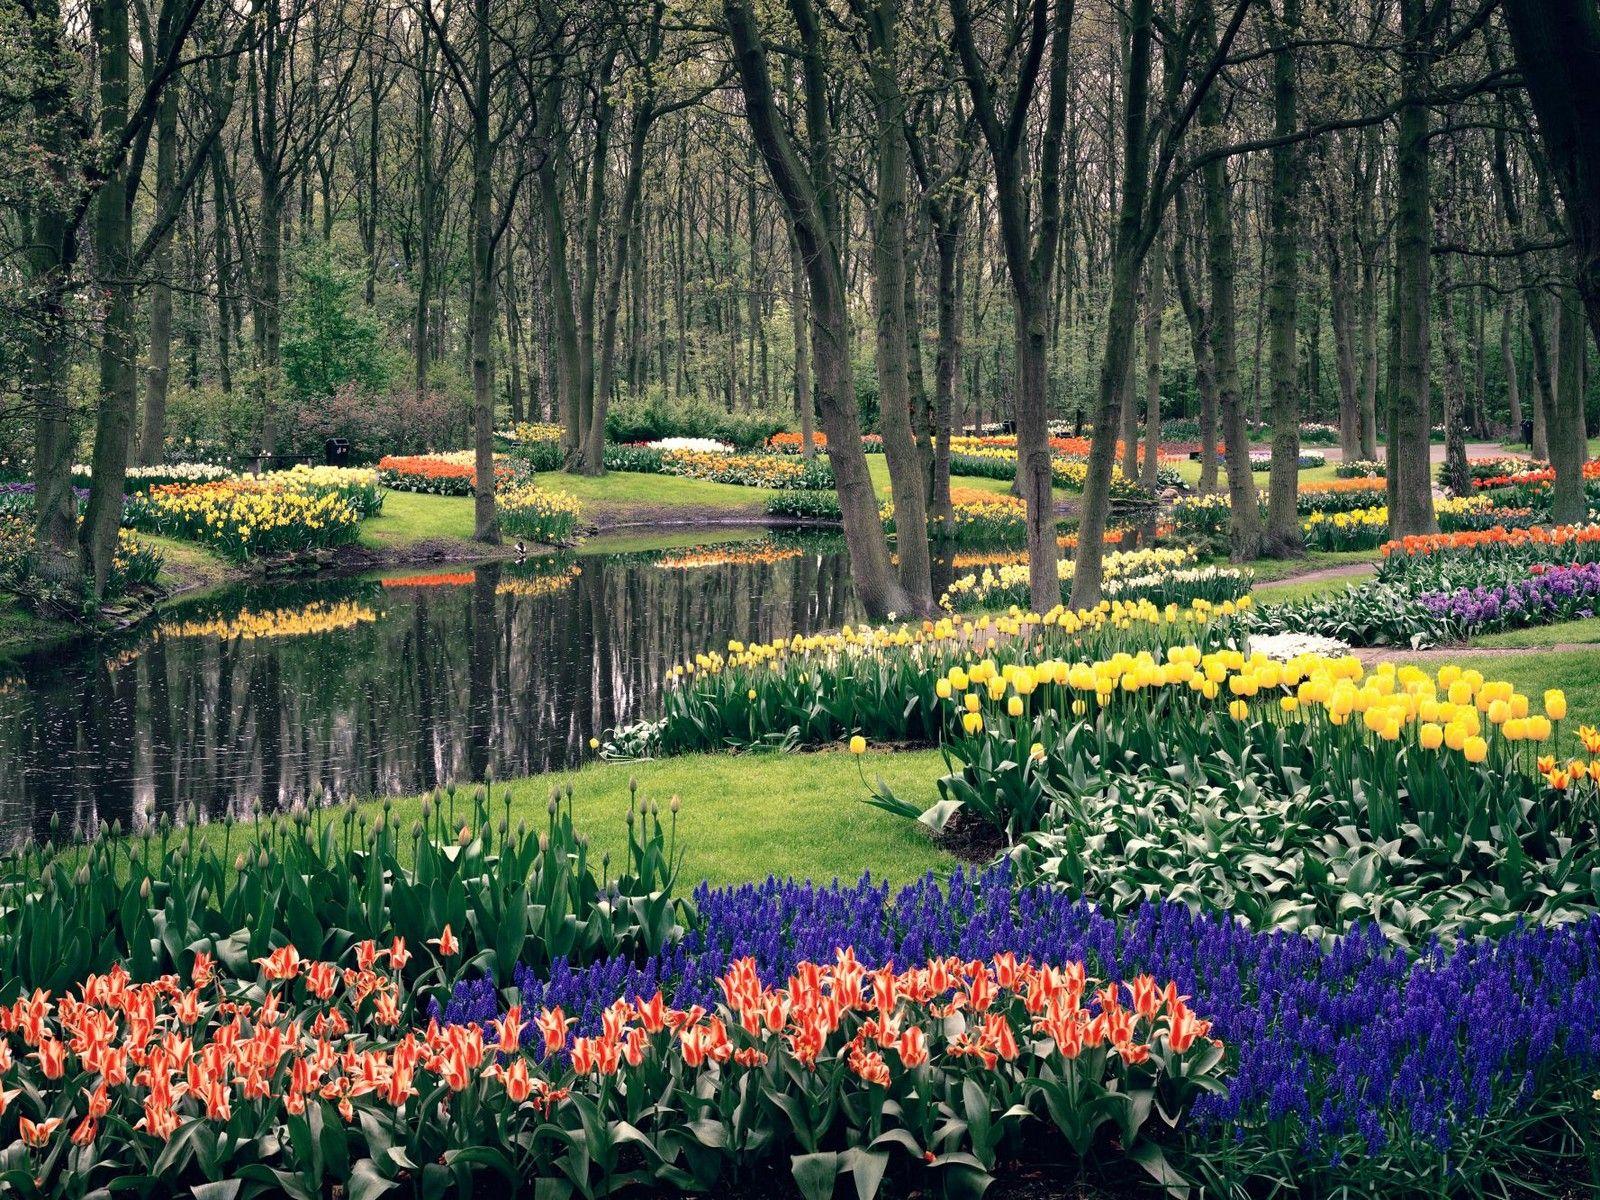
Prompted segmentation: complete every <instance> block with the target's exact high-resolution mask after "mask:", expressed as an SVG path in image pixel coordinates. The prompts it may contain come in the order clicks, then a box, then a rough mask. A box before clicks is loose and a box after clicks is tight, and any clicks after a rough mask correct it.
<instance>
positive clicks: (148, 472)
mask: <svg viewBox="0 0 1600 1200" xmlns="http://www.w3.org/2000/svg"><path fill="white" fill-rule="evenodd" d="M72 473H73V474H74V475H76V476H79V477H81V478H83V479H88V478H89V477H90V476H91V475H92V474H93V472H92V471H91V470H90V469H89V466H88V464H87V463H78V464H77V465H76V466H74V467H73V468H72ZM127 478H129V479H160V480H163V481H167V480H170V481H171V482H173V483H215V482H216V481H217V480H219V479H232V478H233V472H232V471H231V470H230V469H228V468H227V467H224V466H221V465H219V464H217V463H204V462H181V463H157V464H156V465H155V466H153V467H129V468H128V474H127Z"/></svg>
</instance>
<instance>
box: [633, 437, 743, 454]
mask: <svg viewBox="0 0 1600 1200" xmlns="http://www.w3.org/2000/svg"><path fill="white" fill-rule="evenodd" d="M649 445H650V449H652V450H698V451H700V452H702V453H706V454H732V453H733V447H732V446H730V445H728V443H727V442H719V441H717V439H716V438H693V437H669V438H658V439H657V440H656V441H653V442H651V443H649Z"/></svg>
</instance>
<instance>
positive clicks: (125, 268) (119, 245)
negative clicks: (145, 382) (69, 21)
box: [78, 3, 138, 600]
mask: <svg viewBox="0 0 1600 1200" xmlns="http://www.w3.org/2000/svg"><path fill="white" fill-rule="evenodd" d="M97 11H98V14H99V19H98V21H97V22H96V34H97V42H98V46H97V50H98V52H99V56H100V137H101V139H102V144H105V145H109V144H111V143H113V142H114V141H115V140H116V139H117V138H118V137H120V136H121V135H122V129H123V126H124V124H126V122H127V119H128V58H129V54H128V6H127V5H125V4H118V3H108V4H102V5H100V6H98V10H97ZM129 182H130V181H129V178H128V168H127V167H126V166H122V167H118V168H116V169H115V170H113V172H112V173H111V176H110V177H109V178H108V179H107V180H106V181H105V182H104V183H103V184H102V185H101V187H100V191H99V193H98V194H97V195H96V197H95V216H94V237H95V271H96V274H97V276H98V277H99V282H100V286H101V288H102V290H103V292H104V296H105V313H104V316H103V318H102V327H101V335H100V401H99V405H98V410H97V414H96V419H95V431H94V457H93V458H92V459H91V460H90V469H91V471H92V473H93V479H92V480H91V482H90V485H89V504H88V508H87V509H86V510H85V512H84V518H83V527H82V528H81V529H80V530H79V531H78V543H79V545H80V547H81V548H82V552H83V572H84V576H85V578H86V579H88V580H89V581H90V583H91V585H92V588H93V592H92V594H93V597H94V599H96V600H99V599H102V598H104V596H105V594H106V584H107V581H108V579H109V578H110V575H111V560H112V557H113V555H115V553H116V550H117V530H118V528H119V527H120V526H121V523H122V487H123V481H124V479H125V477H126V475H127V471H128V449H129V443H130V441H131V439H132V434H133V418H134V410H135V406H136V404H137V399H136V394H135V393H136V389H137V386H138V380H137V376H136V373H135V372H136V366H135V357H136V356H135V351H134V343H133V211H132V207H131V205H130V204H129V197H128V193H129Z"/></svg>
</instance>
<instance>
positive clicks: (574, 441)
mask: <svg viewBox="0 0 1600 1200" xmlns="http://www.w3.org/2000/svg"><path fill="white" fill-rule="evenodd" d="M561 96H562V79H561V75H560V73H555V74H554V75H553V76H552V78H551V79H550V80H549V81H548V82H547V83H546V84H545V88H544V94H543V95H542V97H541V104H542V107H543V111H542V112H541V113H540V117H539V126H540V137H541V140H544V141H547V143H548V144H549V149H548V150H547V152H546V153H545V155H544V157H543V158H542V159H540V162H539V171H538V176H539V205H540V209H541V215H542V216H543V218H544V237H545V251H544V257H545V267H546V269H547V271H548V273H549V282H550V291H549V296H550V309H551V312H552V315H553V317H554V321H553V322H552V323H553V326H554V333H555V337H554V339H553V340H554V342H555V396H556V402H557V406H558V408H559V410H560V417H559V420H560V421H561V427H562V433H561V444H562V449H563V450H564V452H565V454H566V457H567V460H568V461H569V463H570V462H573V461H576V458H577V455H578V452H579V448H580V447H581V446H582V445H583V437H584V428H583V423H582V416H581V414H580V413H579V411H578V317H577V310H576V308H575V307H574V305H573V299H572V274H571V272H570V271H569V270H568V263H567V218H566V204H565V197H564V196H563V194H562V191H563V189H562V187H561V177H560V174H559V171H558V168H559V164H560V161H561V158H562V154H563V150H564V147H565V143H566V137H565V134H564V133H563V132H562V131H563V129H564V128H565V126H564V121H565V114H564V113H563V112H562V103H561Z"/></svg>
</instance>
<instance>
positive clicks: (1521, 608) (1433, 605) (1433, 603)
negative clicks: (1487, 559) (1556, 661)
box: [1419, 562, 1600, 636]
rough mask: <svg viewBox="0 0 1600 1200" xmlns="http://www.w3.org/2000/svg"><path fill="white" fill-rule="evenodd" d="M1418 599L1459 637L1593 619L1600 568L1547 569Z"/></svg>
mask: <svg viewBox="0 0 1600 1200" xmlns="http://www.w3.org/2000/svg"><path fill="white" fill-rule="evenodd" d="M1419 599H1420V600H1421V602H1422V606H1423V607H1424V608H1426V609H1427V610H1428V611H1429V612H1430V613H1432V614H1433V615H1434V616H1436V617H1444V618H1445V619H1446V620H1448V621H1450V622H1451V623H1452V624H1453V625H1454V627H1455V628H1456V630H1457V631H1458V632H1460V633H1461V634H1462V635H1463V636H1465V635H1466V634H1469V633H1482V632H1486V631H1489V630H1495V629H1517V628H1520V627H1522V626H1525V625H1547V624H1550V623H1552V622H1555V621H1566V620H1572V619H1574V618H1577V617H1592V616H1594V614H1595V609H1596V607H1597V606H1600V563H1594V562H1586V563H1577V564H1573V565H1564V566H1557V567H1548V568H1545V569H1543V570H1539V571H1538V572H1537V573H1536V574H1533V575H1530V576H1529V577H1528V578H1526V579H1520V580H1516V581H1514V582H1512V583H1507V584H1502V585H1498V586H1479V587H1471V588H1465V587H1464V588H1457V589H1455V590H1454V591H1448V592H1424V593H1423V594H1422V595H1421V596H1420V597H1419Z"/></svg>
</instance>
